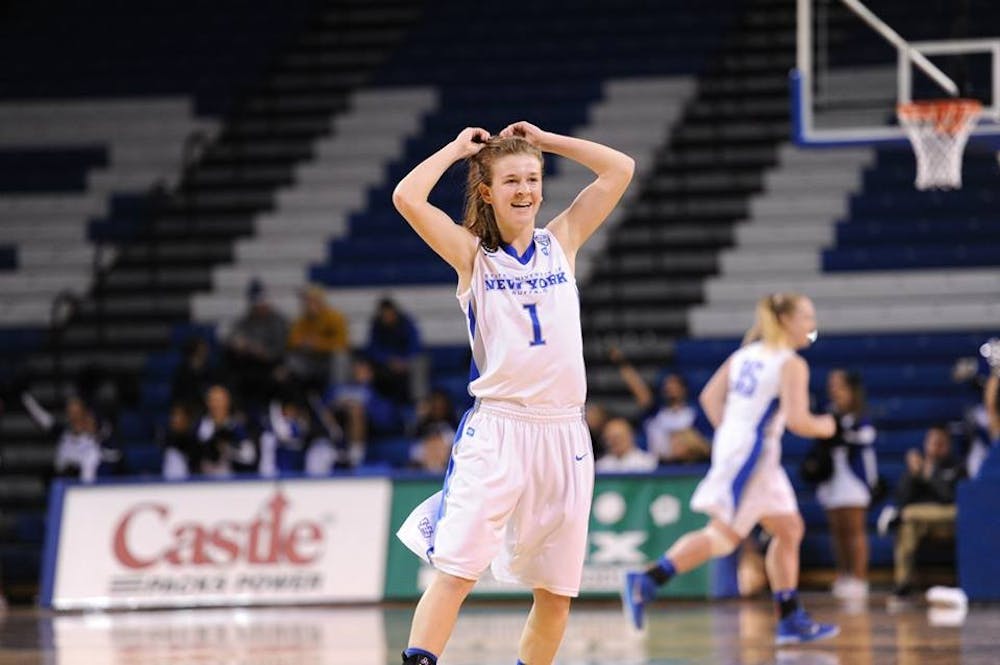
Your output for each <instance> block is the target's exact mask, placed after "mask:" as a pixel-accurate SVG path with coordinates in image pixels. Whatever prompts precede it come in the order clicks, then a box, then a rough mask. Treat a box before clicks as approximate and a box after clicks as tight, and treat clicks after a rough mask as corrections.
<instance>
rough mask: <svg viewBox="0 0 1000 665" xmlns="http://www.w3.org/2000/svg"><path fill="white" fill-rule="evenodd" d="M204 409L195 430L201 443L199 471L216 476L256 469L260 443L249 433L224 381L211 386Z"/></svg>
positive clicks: (254, 470)
mask: <svg viewBox="0 0 1000 665" xmlns="http://www.w3.org/2000/svg"><path fill="white" fill-rule="evenodd" d="M205 409H206V413H205V415H204V416H203V417H202V419H201V421H200V422H199V423H198V428H197V429H196V430H195V432H196V434H197V437H198V441H199V443H200V444H201V447H200V448H199V458H200V465H199V466H200V469H199V470H200V472H201V473H202V474H204V475H207V476H215V477H226V476H228V475H230V474H232V473H253V472H256V471H257V464H258V450H257V446H256V445H255V444H254V442H253V440H252V439H251V438H250V436H249V435H248V434H247V430H246V427H245V425H244V423H243V418H242V416H240V415H238V414H236V413H234V412H233V402H232V396H231V394H230V392H229V389H228V388H226V387H225V386H223V385H215V386H212V387H211V388H209V389H208V392H207V393H206V395H205Z"/></svg>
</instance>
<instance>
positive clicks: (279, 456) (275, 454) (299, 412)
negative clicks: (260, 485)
mask: <svg viewBox="0 0 1000 665" xmlns="http://www.w3.org/2000/svg"><path fill="white" fill-rule="evenodd" d="M310 435H311V431H310V422H309V411H308V409H307V408H306V407H305V406H304V405H302V404H301V403H300V402H299V401H298V400H297V399H296V398H295V396H294V395H292V394H290V393H286V394H285V395H283V396H282V399H280V400H274V401H272V402H271V407H270V409H269V411H268V422H267V427H266V428H265V429H264V431H263V432H261V435H260V464H259V466H258V469H259V471H260V474H261V475H262V476H267V477H271V476H275V475H277V474H278V473H283V472H289V471H303V470H304V469H305V457H306V448H307V444H308V442H309V440H310Z"/></svg>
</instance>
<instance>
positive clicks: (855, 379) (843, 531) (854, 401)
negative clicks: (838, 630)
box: [816, 369, 878, 600]
mask: <svg viewBox="0 0 1000 665" xmlns="http://www.w3.org/2000/svg"><path fill="white" fill-rule="evenodd" d="M826 384H827V394H828V395H829V396H830V407H831V410H832V413H833V416H834V417H835V418H837V419H838V420H839V421H840V436H838V437H837V438H835V439H832V440H831V443H832V444H833V447H832V449H831V451H830V453H831V456H832V457H833V474H832V475H831V476H830V479H829V480H826V481H824V482H822V483H820V484H819V486H818V487H817V488H816V499H817V500H818V501H819V503H820V505H821V506H823V508H824V509H825V510H826V516H827V520H828V521H829V522H830V535H831V536H832V537H833V538H832V540H833V554H834V557H833V559H834V561H836V562H837V579H836V580H835V581H834V583H833V595H834V596H836V597H838V598H843V599H846V600H851V599H859V598H864V597H866V596H867V595H868V536H867V534H866V533H865V513H866V512H867V509H868V504H869V503H871V499H872V488H874V487H875V483H876V482H877V481H878V470H877V468H876V463H875V446H874V444H875V437H876V435H877V432H876V431H875V427H874V426H873V425H872V423H871V420H869V418H868V416H867V414H866V413H865V388H864V384H862V382H861V376H860V375H859V374H857V373H856V372H848V371H845V370H842V369H835V370H832V371H831V372H830V373H829V375H827V379H826Z"/></svg>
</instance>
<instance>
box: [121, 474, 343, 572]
mask: <svg viewBox="0 0 1000 665" xmlns="http://www.w3.org/2000/svg"><path fill="white" fill-rule="evenodd" d="M288 506H289V503H288V500H287V499H286V498H285V496H284V494H282V493H281V492H280V491H279V492H277V493H275V495H274V497H273V498H271V499H270V500H269V501H268V502H267V503H266V504H264V507H263V508H264V509H263V510H261V511H260V512H259V513H258V514H257V515H256V516H254V518H253V519H251V520H250V521H248V522H237V521H232V520H227V521H223V522H219V523H217V524H211V525H210V524H202V523H199V522H195V521H187V522H180V523H177V524H173V525H171V524H170V509H169V506H167V505H164V504H160V503H141V504H139V505H137V506H134V507H132V508H130V509H129V510H128V511H127V512H126V513H125V514H124V515H122V518H121V519H120V520H119V521H118V524H117V526H116V527H115V531H114V538H113V550H114V554H115V558H116V559H118V561H119V562H120V563H121V564H122V565H123V566H125V567H126V568H132V569H136V570H138V569H142V568H149V567H150V566H153V565H156V564H157V563H164V564H167V565H169V566H174V567H184V566H192V567H201V566H226V565H231V564H233V563H237V562H240V561H243V562H246V563H249V564H254V565H273V564H277V563H284V562H287V563H290V564H293V565H296V566H305V565H308V564H310V563H312V562H313V561H315V560H316V559H317V558H318V557H319V555H320V554H321V553H322V549H323V536H324V533H323V528H322V526H321V525H320V524H319V523H317V522H313V521H308V520H302V521H299V522H295V523H293V524H289V525H288V526H287V527H286V525H285V518H286V511H287V508H288ZM145 512H151V513H152V514H153V515H155V516H156V517H158V518H159V524H160V525H162V528H163V530H164V531H165V532H166V533H168V534H169V540H170V542H169V544H168V545H166V546H164V547H162V548H161V549H160V551H159V552H157V553H155V554H150V555H147V556H142V555H139V554H136V552H135V549H134V548H133V547H132V541H130V531H131V530H132V529H133V528H134V526H133V523H134V521H135V519H136V517H137V516H139V515H141V514H142V513H145ZM132 537H133V538H134V536H132Z"/></svg>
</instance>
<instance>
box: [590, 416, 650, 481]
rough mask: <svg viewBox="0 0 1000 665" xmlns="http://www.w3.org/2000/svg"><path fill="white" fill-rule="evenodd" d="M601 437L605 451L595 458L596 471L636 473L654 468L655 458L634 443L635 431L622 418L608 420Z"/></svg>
mask: <svg viewBox="0 0 1000 665" xmlns="http://www.w3.org/2000/svg"><path fill="white" fill-rule="evenodd" d="M603 439H604V447H605V449H606V450H607V452H606V453H605V454H604V456H603V457H601V458H600V459H599V460H597V463H596V465H595V469H596V470H597V471H600V472H603V473H608V472H616V473H627V472H635V473H638V472H644V471H652V470H653V469H655V468H656V458H655V457H653V455H651V454H650V453H647V452H646V451H645V450H642V449H640V448H639V447H638V446H637V445H636V444H635V431H634V430H633V429H632V425H631V424H630V423H629V421H627V420H625V419H624V418H612V419H611V420H609V421H608V423H607V424H606V425H605V426H604V433H603Z"/></svg>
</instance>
